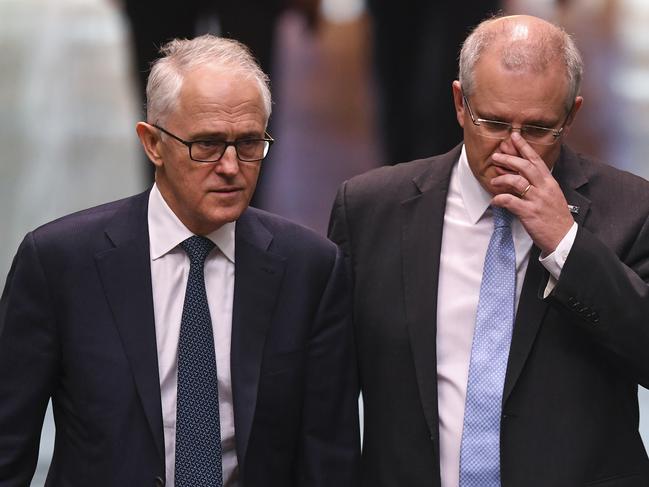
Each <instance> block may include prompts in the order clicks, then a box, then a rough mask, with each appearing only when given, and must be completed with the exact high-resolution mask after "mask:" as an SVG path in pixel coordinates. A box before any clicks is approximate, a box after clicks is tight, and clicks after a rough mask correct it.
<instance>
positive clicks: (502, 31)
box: [459, 17, 583, 111]
mask: <svg viewBox="0 0 649 487" xmlns="http://www.w3.org/2000/svg"><path fill="white" fill-rule="evenodd" d="M496 23H498V24H500V25H494V24H496ZM519 25H520V23H519V22H518V21H517V20H516V19H512V18H507V17H492V18H490V19H487V20H485V21H483V22H481V23H480V24H479V25H478V26H477V27H476V28H475V29H474V30H473V32H472V33H471V34H470V35H469V36H468V37H467V38H466V40H465V41H464V44H463V45H462V50H461V51H460V69H459V80H460V85H461V86H462V90H463V92H464V94H465V95H466V96H469V95H471V94H472V93H473V92H474V91H475V88H476V80H475V72H474V71H475V66H476V64H477V62H478V60H479V59H480V56H481V55H482V54H483V53H484V52H485V51H486V50H487V49H488V48H490V47H493V46H494V45H496V44H500V45H501V46H502V47H501V51H500V56H501V63H502V65H503V66H504V67H505V68H507V69H510V70H514V71H523V70H530V71H532V72H535V73H541V72H543V71H544V70H545V69H546V68H547V67H548V65H550V64H551V63H552V62H554V61H555V60H556V59H557V58H561V59H562V60H563V63H564V65H565V68H566V79H567V80H568V94H567V98H566V101H565V106H566V111H567V110H570V109H571V108H572V105H573V103H574V100H575V97H576V96H577V95H578V94H579V88H580V86H581V78H582V73H583V62H582V59H581V54H580V53H579V50H578V49H577V46H575V43H574V41H573V40H572V37H570V35H569V34H568V33H566V31H565V30H563V29H562V28H561V27H559V26H557V25H554V24H551V23H549V22H548V23H547V25H548V28H547V29H535V30H533V31H532V32H533V34H532V35H531V36H529V37H528V38H526V39H525V40H517V39H515V38H513V37H515V35H514V34H515V32H514V31H515V29H517V28H518V26H519ZM495 27H499V29H496V28H495Z"/></svg>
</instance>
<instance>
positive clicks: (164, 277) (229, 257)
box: [148, 184, 239, 487]
mask: <svg viewBox="0 0 649 487" xmlns="http://www.w3.org/2000/svg"><path fill="white" fill-rule="evenodd" d="M148 223H149V242H150V252H151V283H152V287H153V310H154V315H155V332H156V346H157V350H158V373H159V378H160V393H161V399H162V422H163V425H164V441H165V465H166V477H167V481H166V484H165V485H166V486H167V487H174V467H175V454H176V392H177V391H176V389H177V383H178V338H179V336H180V320H181V317H182V310H183V304H184V300H185V288H186V286H187V277H188V274H189V257H187V254H186V253H185V251H184V250H183V249H182V248H181V247H179V244H180V243H181V242H182V241H183V240H185V239H187V238H189V237H191V236H192V235H193V233H192V232H190V231H189V230H188V229H187V227H185V225H183V224H182V222H181V221H180V220H179V219H178V217H177V216H176V215H175V214H174V213H173V211H172V210H171V208H169V206H168V205H167V203H166V202H165V200H164V198H163V197H162V194H160V191H159V189H158V187H157V186H156V185H155V184H154V185H153V188H152V189H151V193H150V195H149V210H148ZM234 229H235V223H228V224H226V225H223V226H222V227H221V228H219V229H218V230H216V231H214V232H212V233H210V234H209V235H206V237H207V238H209V239H210V240H212V242H214V244H215V245H216V248H215V249H213V250H212V251H211V252H210V254H209V255H208V256H207V259H206V260H205V288H206V291H207V297H208V298H207V301H208V305H209V308H210V316H211V318H212V330H213V334H214V351H215V355H216V369H217V374H218V390H219V414H220V420H221V448H222V452H223V485H224V487H237V486H238V480H237V479H238V477H239V469H238V463H237V455H236V450H235V437H234V410H233V406H232V381H231V378H230V340H231V331H232V303H233V299H234Z"/></svg>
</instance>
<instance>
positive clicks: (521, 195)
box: [518, 184, 532, 199]
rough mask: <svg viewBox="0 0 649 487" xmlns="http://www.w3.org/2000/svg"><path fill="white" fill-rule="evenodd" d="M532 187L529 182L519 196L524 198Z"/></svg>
mask: <svg viewBox="0 0 649 487" xmlns="http://www.w3.org/2000/svg"><path fill="white" fill-rule="evenodd" d="M531 187H532V185H531V184H528V185H527V187H526V188H525V189H524V190H523V191H521V194H519V195H518V197H519V198H520V199H523V197H524V196H525V195H526V194H527V192H528V191H529V190H530V188H531Z"/></svg>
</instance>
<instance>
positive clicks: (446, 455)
mask: <svg viewBox="0 0 649 487" xmlns="http://www.w3.org/2000/svg"><path fill="white" fill-rule="evenodd" d="M491 199H492V197H491V195H490V194H489V193H488V192H487V191H486V190H485V189H484V188H483V187H482V186H481V185H480V183H479V182H478V180H477V179H476V178H475V176H474V175H473V173H472V172H471V169H470V167H469V164H468V161H467V157H466V151H465V149H464V147H463V148H462V153H461V155H460V159H459V161H458V164H456V166H455V167H454V168H453V171H452V173H451V180H450V184H449V190H448V196H447V200H446V210H445V213H444V231H443V235H442V250H441V255H440V269H439V291H438V296H437V390H438V407H439V435H440V469H441V480H442V487H457V486H458V485H459V472H460V445H461V440H462V427H463V422H464V402H465V398H466V388H467V380H468V375H469V361H470V358H471V345H472V342H473V330H474V327H475V319H476V313H477V309H478V300H479V297H480V283H481V282H482V269H483V266H484V259H485V256H486V254H487V247H488V245H489V240H490V239H491V234H492V233H493V216H492V212H491V209H490V208H489V205H490V203H491ZM576 232H577V224H576V223H575V224H574V225H573V227H572V228H571V230H570V232H568V235H566V236H565V237H564V239H563V240H562V241H561V243H560V244H559V246H558V247H557V249H556V250H555V252H553V253H552V254H550V255H548V256H546V257H545V258H544V259H540V261H541V263H542V264H543V265H544V266H545V267H546V268H547V269H548V270H549V271H550V273H551V278H550V280H549V282H548V285H547V287H546V295H547V294H549V293H550V292H551V291H552V289H553V288H554V285H555V284H556V282H557V280H558V279H559V274H560V273H561V269H562V268H563V264H564V262H565V260H566V258H567V256H568V253H569V252H570V249H571V247H572V244H573V242H574V238H575V234H576ZM512 236H513V239H514V248H515V251H516V301H515V303H516V308H517V309H518V301H519V299H520V295H521V290H522V287H523V279H524V277H525V272H526V270H527V264H528V259H529V255H530V250H531V248H532V239H531V238H530V236H529V235H528V234H527V232H526V230H525V228H524V227H523V225H522V224H521V222H520V221H519V220H518V218H515V217H514V219H513V220H512Z"/></svg>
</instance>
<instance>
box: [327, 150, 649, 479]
mask: <svg viewBox="0 0 649 487" xmlns="http://www.w3.org/2000/svg"><path fill="white" fill-rule="evenodd" d="M460 149H461V147H460V146H458V147H456V148H455V149H453V150H452V151H451V152H449V153H447V154H444V155H441V156H438V157H432V158H429V159H423V160H417V161H414V162H410V163H405V164H399V165H397V166H393V167H383V168H379V169H376V170H374V171H371V172H369V173H366V174H364V175H361V176H357V177H355V178H352V179H351V180H349V181H347V182H345V183H344V184H343V185H342V186H341V187H340V189H339V192H338V195H337V197H336V201H335V203H334V207H333V211H332V219H331V222H330V237H331V238H332V239H333V240H334V241H336V242H337V243H339V244H340V245H341V246H342V248H343V251H344V253H345V254H346V257H347V259H348V263H349V267H350V269H351V273H352V276H353V281H354V284H353V285H354V290H353V296H354V304H353V308H354V312H353V314H354V329H355V336H356V344H357V355H358V360H359V369H360V384H361V388H362V393H363V398H364V404H365V406H364V408H365V411H364V413H365V414H364V428H365V429H364V441H363V452H362V459H361V483H360V484H361V485H362V486H363V487H366V486H367V487H369V486H372V487H388V486H390V487H393V486H408V487H435V486H439V485H440V473H439V424H438V408H437V404H438V402H437V401H438V398H437V377H436V358H435V356H436V345H435V344H436V333H437V331H436V315H437V304H438V303H437V295H438V294H437V293H438V274H439V266H440V249H441V242H442V232H443V231H444V225H443V221H444V211H445V204H446V196H447V191H448V186H449V179H450V175H451V170H452V168H453V166H454V165H455V164H456V163H457V161H458V158H459V155H460ZM553 175H554V176H555V178H556V179H557V181H558V182H559V185H560V186H561V189H562V190H563V193H564V195H565V197H566V199H567V202H568V204H569V205H572V206H573V207H574V208H573V211H574V213H573V216H574V219H575V220H576V221H577V223H578V225H579V229H578V231H577V235H576V239H575V242H574V245H573V247H572V250H571V251H570V253H569V255H568V258H567V260H566V262H565V265H564V267H563V270H562V273H561V276H560V279H559V281H558V283H557V285H556V287H555V288H554V290H553V291H552V293H551V294H550V295H549V296H548V297H547V298H545V299H544V298H543V289H544V288H545V286H546V283H547V281H548V273H547V271H546V270H545V269H544V268H543V267H542V265H541V264H540V263H539V261H538V256H539V249H538V248H537V247H535V246H534V247H532V251H531V255H530V258H529V265H528V268H527V273H526V275H525V279H524V283H523V288H522V294H521V297H520V302H519V305H518V309H517V314H516V318H515V324H514V330H513V337H512V342H511V349H510V354H509V361H508V365H507V372H506V378H505V386H504V393H503V415H502V423H501V435H500V449H501V452H500V453H501V474H502V485H503V487H578V486H597V487H632V486H633V487H637V486H647V485H649V466H648V460H647V454H646V452H645V448H644V447H643V444H642V441H641V437H640V435H639V433H638V417H639V413H638V400H637V388H638V384H642V385H644V386H645V387H646V386H648V385H649V287H648V286H647V281H649V221H648V217H649V183H647V181H645V180H643V179H641V178H639V177H636V176H633V175H631V174H629V173H625V172H622V171H619V170H616V169H613V168H611V167H609V166H606V165H604V164H600V163H597V162H594V161H591V160H589V159H587V158H584V157H582V156H580V155H578V154H576V153H574V152H573V151H571V150H570V149H569V148H568V147H565V146H564V147H563V148H562V152H561V156H560V159H559V161H558V163H557V164H556V166H555V168H554V171H553Z"/></svg>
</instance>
